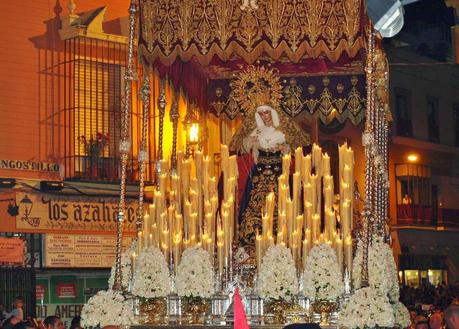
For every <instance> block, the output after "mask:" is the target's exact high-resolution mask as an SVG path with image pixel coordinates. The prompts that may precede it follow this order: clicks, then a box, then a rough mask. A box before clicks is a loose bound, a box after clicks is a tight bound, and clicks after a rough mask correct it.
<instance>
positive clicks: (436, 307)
mask: <svg viewBox="0 0 459 329" xmlns="http://www.w3.org/2000/svg"><path fill="white" fill-rule="evenodd" d="M400 301H401V302H402V303H403V304H405V306H406V307H408V309H409V310H410V317H411V328H412V329H440V328H445V327H446V328H449V329H459V282H456V283H455V284H452V285H446V284H445V283H442V284H439V285H438V286H433V285H431V284H424V285H421V286H419V287H414V286H403V287H401V289H400Z"/></svg>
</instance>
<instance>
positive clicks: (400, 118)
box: [395, 88, 413, 137]
mask: <svg viewBox="0 0 459 329" xmlns="http://www.w3.org/2000/svg"><path fill="white" fill-rule="evenodd" d="M395 111H396V119H397V135H399V136H406V137H411V136H413V127H412V124H411V108H410V93H409V91H408V90H404V89H399V88H396V89H395Z"/></svg>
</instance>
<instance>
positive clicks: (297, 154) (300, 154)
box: [295, 147, 303, 172]
mask: <svg viewBox="0 0 459 329" xmlns="http://www.w3.org/2000/svg"><path fill="white" fill-rule="evenodd" d="M302 160H303V149H302V148H301V147H297V148H296V149H295V172H300V171H301V165H302Z"/></svg>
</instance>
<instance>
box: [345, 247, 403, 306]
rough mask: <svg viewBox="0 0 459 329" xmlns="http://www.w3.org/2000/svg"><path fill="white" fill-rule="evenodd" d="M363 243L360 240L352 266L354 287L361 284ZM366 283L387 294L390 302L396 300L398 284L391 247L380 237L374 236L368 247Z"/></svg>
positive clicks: (358, 286) (397, 297) (398, 295)
mask: <svg viewBox="0 0 459 329" xmlns="http://www.w3.org/2000/svg"><path fill="white" fill-rule="evenodd" d="M362 261H363V243H362V242H360V243H359V245H358V247H357V251H356V255H355V258H354V263H353V266H352V279H353V282H354V288H355V289H358V288H360V287H361V286H362V283H361V274H362ZM368 283H369V286H370V287H372V288H374V289H377V290H378V291H379V293H380V294H382V295H388V296H389V298H390V301H391V302H393V303H394V302H396V301H398V299H399V297H400V294H399V285H398V276H397V270H396V267H395V261H394V256H393V254H392V249H391V248H390V246H389V245H388V244H387V243H385V242H384V241H383V240H382V239H381V238H375V239H374V240H373V241H372V243H371V244H370V245H369V247H368Z"/></svg>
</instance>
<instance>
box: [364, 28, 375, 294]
mask: <svg viewBox="0 0 459 329" xmlns="http://www.w3.org/2000/svg"><path fill="white" fill-rule="evenodd" d="M374 46H375V40H374V31H373V28H372V26H370V27H369V29H368V46H367V63H366V68H365V71H366V86H367V106H366V111H365V117H366V119H365V130H364V133H363V136H362V139H363V145H364V150H365V202H364V209H363V230H364V232H363V234H362V239H363V241H362V242H363V260H362V287H367V286H368V247H369V244H370V237H371V230H372V222H373V211H374V199H373V197H374V196H373V187H374V185H373V184H374V170H373V169H374V166H373V152H372V149H371V148H372V145H373V143H374V112H375V111H374V105H375V104H374V77H373V73H374V62H373V55H374Z"/></svg>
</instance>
